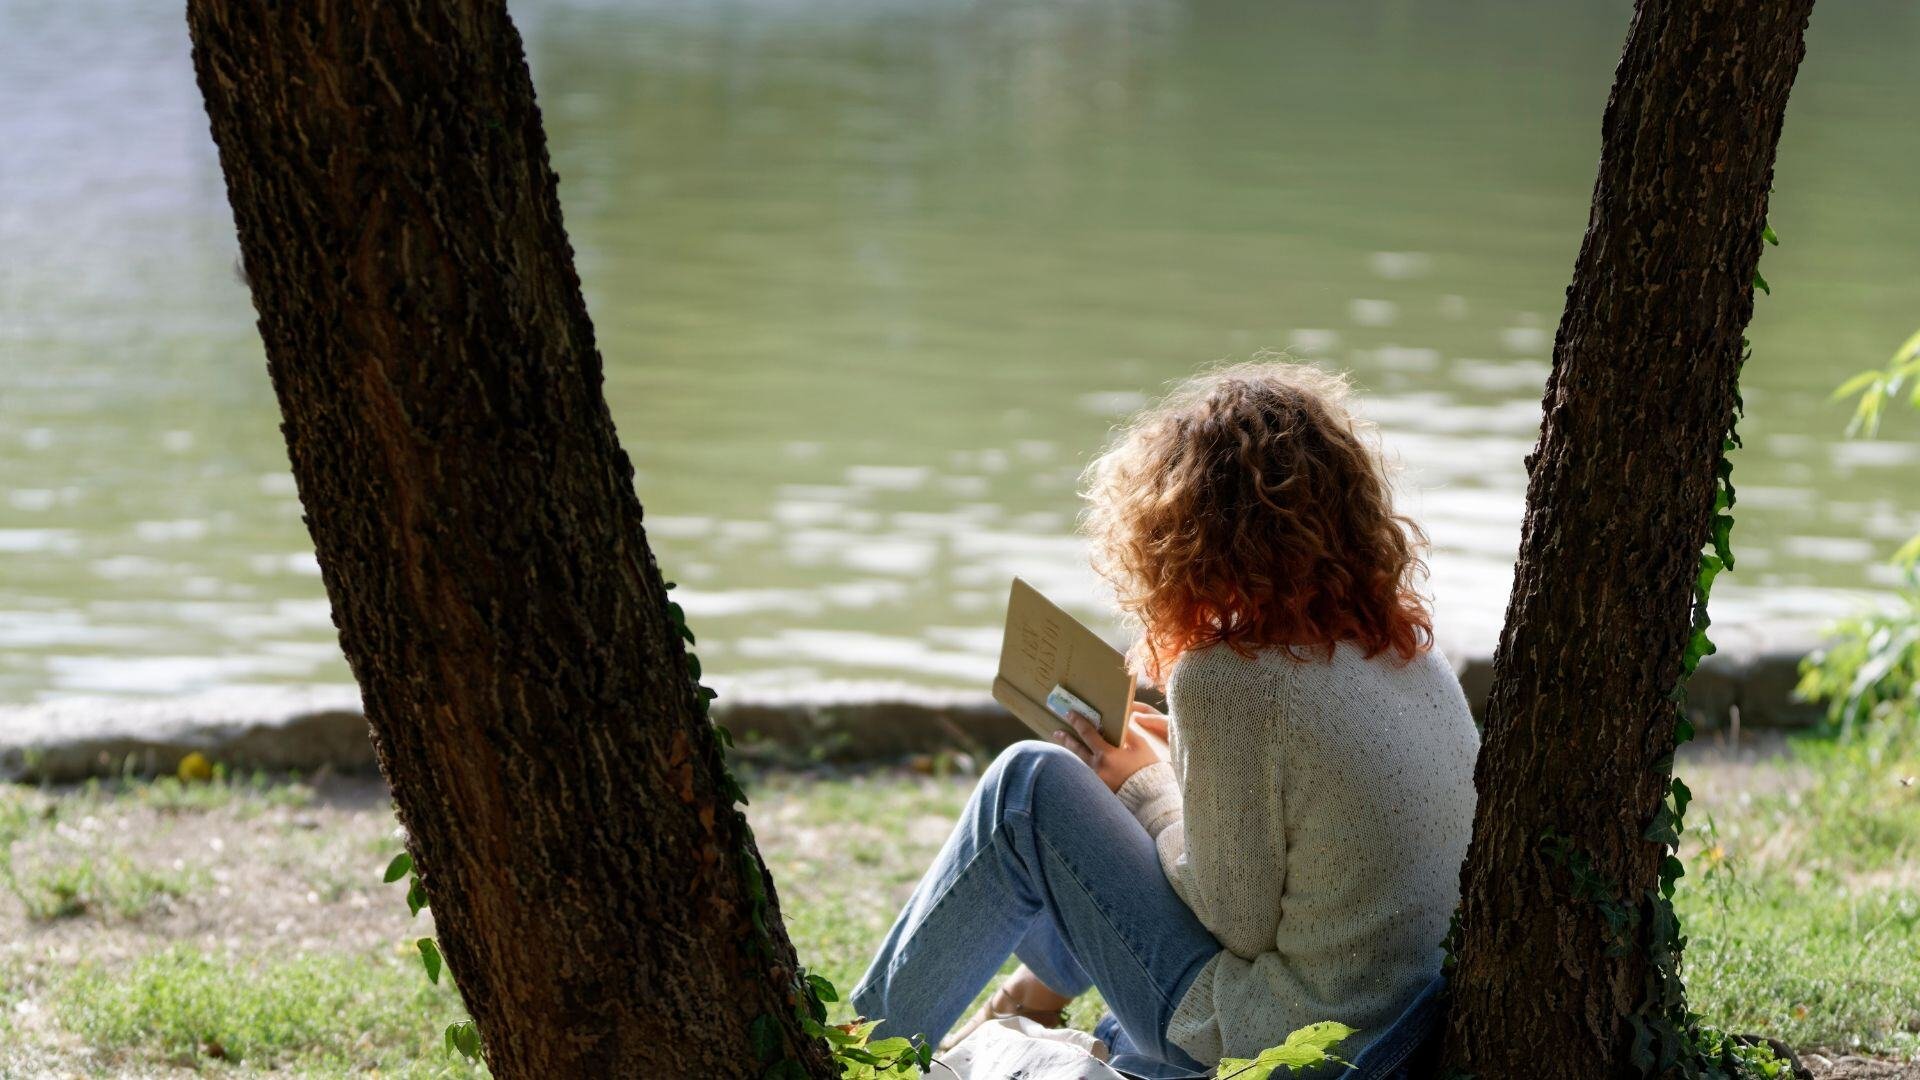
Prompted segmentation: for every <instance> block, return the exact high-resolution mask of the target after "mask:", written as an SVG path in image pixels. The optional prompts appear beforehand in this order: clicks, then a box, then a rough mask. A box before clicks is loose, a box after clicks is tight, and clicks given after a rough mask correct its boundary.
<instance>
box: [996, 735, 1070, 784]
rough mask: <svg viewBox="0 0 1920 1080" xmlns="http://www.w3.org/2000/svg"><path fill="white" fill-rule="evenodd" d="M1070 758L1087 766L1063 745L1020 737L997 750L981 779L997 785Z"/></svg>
mask: <svg viewBox="0 0 1920 1080" xmlns="http://www.w3.org/2000/svg"><path fill="white" fill-rule="evenodd" d="M1059 761H1070V762H1073V763H1074V764H1076V765H1079V766H1080V767H1081V768H1083V769H1084V768H1086V766H1085V765H1084V764H1082V763H1081V762H1080V760H1079V759H1078V758H1076V757H1074V756H1073V752H1072V751H1070V750H1068V749H1067V748H1066V747H1064V746H1057V745H1055V744H1053V743H1049V742H1041V741H1040V740H1038V739H1022V740H1021V741H1019V742H1017V743H1014V744H1013V745H1012V746H1009V747H1007V748H1006V749H1005V750H1002V751H1000V755H999V756H998V757H996V758H994V759H993V764H992V765H989V766H988V767H987V772H986V775H985V776H983V777H982V778H981V782H982V783H983V784H984V785H987V786H991V787H995V788H1000V787H1004V786H1006V784H1007V783H1009V782H1010V781H1012V780H1014V779H1015V778H1026V777H1031V776H1033V775H1035V774H1037V773H1039V772H1040V771H1041V770H1042V769H1043V768H1045V767H1046V766H1047V765H1048V764H1049V763H1051V762H1059Z"/></svg>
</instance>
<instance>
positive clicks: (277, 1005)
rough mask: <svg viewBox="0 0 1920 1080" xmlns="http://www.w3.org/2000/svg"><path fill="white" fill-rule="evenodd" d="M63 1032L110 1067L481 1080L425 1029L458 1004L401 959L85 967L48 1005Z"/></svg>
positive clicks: (193, 952)
mask: <svg viewBox="0 0 1920 1080" xmlns="http://www.w3.org/2000/svg"><path fill="white" fill-rule="evenodd" d="M52 1011H53V1013H54V1015H55V1016H56V1017H57V1018H58V1020H59V1022H60V1024H61V1025H62V1026H63V1027H64V1028H65V1029H66V1030H67V1031H69V1032H71V1033H73V1034H74V1035H76V1036H78V1037H79V1038H80V1039H81V1040H83V1041H84V1042H85V1043H87V1044H88V1045H89V1046H91V1047H94V1048H96V1049H99V1050H104V1051H106V1052H107V1056H108V1058H109V1059H110V1060H112V1059H118V1058H128V1057H132V1058H138V1059H144V1060H146V1061H154V1060H160V1061H166V1062H168V1063H172V1064H176V1065H182V1066H192V1067H207V1066H212V1065H216V1064H217V1065H225V1066H237V1067H242V1068H245V1069H248V1070H250V1071H257V1070H264V1069H273V1068H286V1069H294V1070H298V1071H301V1072H309V1073H311V1072H321V1073H344V1072H349V1071H364V1070H368V1069H379V1070H380V1072H381V1073H382V1074H383V1075H389V1076H408V1077H414V1076H419V1077H427V1076H474V1075H479V1074H480V1070H478V1069H476V1068H474V1067H473V1066H470V1065H468V1064H466V1063H465V1062H464V1061H463V1060H462V1059H459V1058H455V1057H452V1056H449V1055H446V1054H443V1053H441V1045H440V1044H441V1034H440V1030H439V1029H438V1028H436V1027H434V1026H432V1025H431V1024H430V1023H427V1022H426V1021H427V1018H429V1017H440V1016H446V1017H455V1016H459V1015H461V1009H460V1002H459V1000H458V998H457V997H456V996H455V995H454V994H453V993H452V992H451V991H450V990H448V989H446V988H444V987H435V986H433V985H431V984H429V983H428V982H427V981H426V979H425V978H423V977H422V976H421V974H420V969H419V966H418V964H416V963H412V962H402V960H401V959H400V958H398V957H394V956H355V955H323V956H314V955H308V956H291V957H262V956H252V957H245V956H236V955H232V954H227V953H209V952H202V951H200V950H198V949H196V948H194V947H192V946H189V945H175V946H172V947H170V948H167V949H164V950H162V951H160V952H157V953H154V954H151V955H148V956H143V957H140V958H138V959H136V960H134V961H133V962H131V963H129V964H118V965H113V966H111V967H108V966H97V965H87V966H83V967H81V968H80V969H78V970H77V971H75V972H74V973H73V974H72V975H70V976H69V977H67V978H64V979H62V980H61V981H60V982H59V984H58V985H57V987H56V988H55V989H54V992H53V995H52Z"/></svg>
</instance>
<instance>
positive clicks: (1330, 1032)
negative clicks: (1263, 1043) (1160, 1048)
mask: <svg viewBox="0 0 1920 1080" xmlns="http://www.w3.org/2000/svg"><path fill="white" fill-rule="evenodd" d="M1353 1030H1354V1029H1352V1028H1350V1027H1348V1026H1347V1025H1345V1024H1341V1023H1336V1022H1335V1021H1332V1020H1322V1021H1321V1022H1319V1023H1317V1024H1308V1025H1307V1026H1306V1027H1303V1028H1301V1029H1299V1030H1298V1031H1295V1032H1294V1033H1293V1034H1291V1035H1288V1036H1287V1041H1286V1042H1284V1043H1281V1044H1280V1045H1279V1046H1270V1047H1268V1048H1266V1049H1265V1050H1262V1051H1260V1053H1259V1055H1258V1056H1255V1057H1252V1058H1222V1059H1220V1069H1219V1072H1218V1073H1216V1074H1215V1076H1216V1080H1225V1078H1227V1077H1233V1078H1234V1080H1267V1078H1268V1077H1270V1076H1272V1075H1273V1070H1275V1069H1277V1068H1279V1067H1280V1066H1282V1065H1285V1066H1287V1067H1288V1068H1290V1069H1298V1068H1304V1067H1306V1066H1310V1065H1319V1064H1322V1063H1324V1062H1328V1061H1335V1060H1338V1059H1336V1058H1335V1057H1334V1056H1333V1054H1332V1052H1331V1051H1332V1050H1333V1048H1334V1047H1335V1046H1336V1045H1338V1044H1339V1043H1340V1041H1341V1040H1343V1039H1345V1038H1347V1037H1348V1036H1350V1035H1352V1034H1353Z"/></svg>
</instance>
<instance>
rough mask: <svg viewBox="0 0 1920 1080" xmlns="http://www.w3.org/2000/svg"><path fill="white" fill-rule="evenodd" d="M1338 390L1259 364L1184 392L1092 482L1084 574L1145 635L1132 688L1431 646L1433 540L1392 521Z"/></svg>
mask: <svg viewBox="0 0 1920 1080" xmlns="http://www.w3.org/2000/svg"><path fill="white" fill-rule="evenodd" d="M1348 394H1349V388H1348V384H1347V380H1346V378H1345V377H1344V376H1340V375H1333V374H1329V373H1327V372H1324V371H1321V370H1319V369H1317V368H1313V367H1309V366H1307V365H1304V364H1294V363H1289V362H1286V361H1282V360H1271V359H1257V360H1255V361H1252V362H1250V363H1243V364H1236V365H1232V366H1228V367H1222V368H1219V369H1217V370H1214V371H1210V372H1207V373H1204V374H1202V375H1199V376H1196V377H1194V378H1192V379H1189V380H1187V381H1186V382H1184V383H1182V384H1181V385H1180V386H1179V387H1177V388H1176V389H1175V390H1174V392H1173V393H1172V394H1171V395H1169V397H1168V398H1167V400H1166V401H1164V402H1162V403H1161V404H1159V405H1157V406H1154V407H1153V408H1150V409H1147V410H1145V411H1144V412H1142V413H1140V414H1139V415H1137V416H1135V417H1134V418H1133V419H1132V420H1131V421H1129V422H1128V423H1127V424H1126V425H1125V426H1124V427H1123V428H1121V429H1120V431H1119V433H1118V437H1117V439H1116V440H1115V442H1114V443H1113V445H1112V446H1110V447H1109V448H1108V449H1107V451H1106V452H1105V453H1103V454H1102V455H1101V456H1100V457H1099V458H1097V459H1096V460H1095V461H1094V462H1093V464H1092V465H1090V466H1089V467H1088V469H1087V473H1086V477H1085V482H1086V491H1085V492H1084V495H1085V497H1086V499H1087V500H1088V503H1089V506H1088V509H1087V512H1086V514H1085V515H1084V517H1083V520H1082V525H1083V528H1084V529H1085V530H1086V532H1087V534H1088V536H1089V538H1090V539H1091V541H1092V547H1093V562H1094V568H1095V569H1096V570H1097V571H1099V573H1100V574H1101V576H1102V577H1104V578H1106V579H1107V581H1108V582H1109V583H1111V584H1112V586H1113V587H1114V591H1115V593H1116V595H1117V598H1118V600H1119V603H1120V607H1121V609H1122V610H1123V611H1124V612H1125V613H1126V614H1127V615H1128V616H1129V617H1130V618H1132V619H1133V620H1134V621H1136V622H1138V623H1139V626H1140V630H1141V635H1140V638H1139V641H1138V643H1137V644H1136V646H1135V649H1134V654H1133V656H1134V663H1135V666H1136V668H1137V669H1138V670H1139V673H1140V674H1142V675H1144V676H1145V677H1146V678H1148V679H1149V680H1151V681H1153V682H1154V683H1156V684H1161V685H1164V674H1165V673H1166V672H1167V671H1169V670H1171V666H1172V664H1173V661H1174V660H1176V659H1178V658H1179V656H1180V655H1181V654H1182V653H1185V652H1187V651H1188V650H1191V649H1198V648H1203V647H1205V646H1208V645H1213V644H1225V645H1228V646H1230V647H1232V648H1233V649H1234V650H1235V651H1237V652H1239V653H1241V654H1243V655H1251V654H1252V653H1253V652H1254V651H1255V650H1256V649H1263V648H1274V647H1279V648H1285V649H1286V650H1288V652H1289V654H1290V655H1292V656H1293V657H1294V658H1295V659H1300V660H1305V659H1308V658H1309V657H1310V656H1312V655H1313V654H1314V653H1316V652H1321V653H1324V654H1327V655H1330V654H1331V652H1332V650H1333V647H1334V646H1335V645H1336V644H1338V643H1340V642H1342V641H1347V642H1352V643H1353V644H1354V645H1357V646H1358V647H1360V648H1361V649H1363V650H1365V652H1366V655H1368V656H1370V657H1371V656H1377V655H1379V654H1381V653H1384V652H1392V653H1394V654H1396V655H1397V656H1398V657H1399V658H1400V659H1401V660H1402V661H1405V660H1411V659H1413V657H1414V656H1416V655H1418V654H1419V653H1420V652H1421V651H1423V650H1424V649H1426V648H1428V647H1430V646H1431V644H1432V641H1433V617H1432V615H1431V614H1430V613H1429V611H1428V609H1427V605H1426V602H1425V600H1424V599H1423V598H1422V597H1421V595H1420V594H1419V592H1417V591H1416V581H1417V579H1418V578H1420V577H1421V576H1422V575H1424V573H1425V570H1426V564H1425V563H1424V562H1423V561H1422V559H1421V552H1422V550H1423V549H1424V548H1425V546H1426V542H1427V538H1426V534H1425V533H1423V532H1422V531H1421V530H1420V527H1419V526H1418V525H1416V524H1414V522H1413V521H1412V519H1410V518H1408V517H1405V516H1403V515H1400V514H1397V513H1395V512H1394V509H1393V499H1392V493H1391V491H1390V489H1389V487H1388V483H1387V475H1386V465H1385V463H1384V461H1383V460H1382V458H1381V456H1380V452H1379V449H1378V447H1377V443H1376V440H1375V438H1374V436H1373V430H1372V425H1371V424H1368V423H1365V422H1364V421H1361V420H1359V419H1357V418H1356V417H1355V416H1354V415H1353V414H1352V413H1351V412H1350V411H1348V408H1347V397H1348Z"/></svg>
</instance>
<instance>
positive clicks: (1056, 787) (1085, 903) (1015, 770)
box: [852, 742, 1220, 1080]
mask: <svg viewBox="0 0 1920 1080" xmlns="http://www.w3.org/2000/svg"><path fill="white" fill-rule="evenodd" d="M1219 951H1220V945H1219V943H1218V942H1216V941H1215V940H1214V938H1213V935H1212V934H1209V933H1208V932H1207V929H1206V927H1204V926H1202V925H1200V920H1199V919H1197V918H1195V917H1194V914H1193V912H1192V911H1191V910H1190V909H1188V907H1187V905H1186V904H1185V903H1184V902H1182V901H1181V899H1180V897H1179V896H1178V895H1177V894H1175V893H1174V891H1173V886H1171V885H1169V884H1168V883H1167V879H1166V875H1165V874H1164V873H1163V872H1162V871H1161V869H1160V858H1159V855H1158V854H1157V853H1156V852H1155V850H1154V845H1153V838H1152V837H1150V836H1148V835H1147V831H1146V830H1145V829H1143V828H1141V826H1140V823H1139V822H1138V821H1135V820H1134V818H1133V815H1132V814H1130V813H1128V812H1127V809H1126V807H1124V806H1122V805H1121V804H1120V800H1119V799H1117V798H1115V797H1114V795H1113V793H1112V792H1111V791H1108V790H1107V786H1106V785H1105V784H1104V783H1102V782H1101V781H1100V779H1099V778H1098V777H1096V776H1095V775H1094V774H1093V771H1092V770H1091V769H1089V768H1087V766H1086V765H1085V764H1084V763H1082V762H1081V761H1080V760H1079V759H1078V758H1076V757H1074V756H1073V755H1072V754H1070V753H1068V752H1067V751H1066V750H1064V749H1062V748H1061V747H1058V746H1051V745H1048V744H1046V743H1039V742H1023V743H1017V744H1015V745H1014V746H1012V747H1009V748H1008V749H1007V750H1006V751H1005V752H1003V753H1002V754H1001V755H1000V756H999V758H997V759H996V760H995V761H994V763H993V765H992V767H991V768H989V769H988V770H987V772H986V775H985V776H983V777H981V779H980V784H979V786H978V787H977V788H975V789H974V792H973V797H972V799H971V800H969V802H968V803H967V809H966V812H965V813H963V814H962V815H961V817H960V821H959V823H958V824H957V825H955V827H954V830H953V835H951V836H949V837H948V838H947V843H946V846H945V847H943V848H941V849H940V855H939V857H938V858H936V859H934V861H933V866H932V867H931V868H929V869H928V870H927V873H926V876H925V877H923V878H921V879H920V884H919V886H918V887H916V888H915V889H914V891H913V896H912V898H911V899H909V900H908V901H907V906H906V908H905V909H904V910H902V911H901V912H900V917H899V919H897V920H896V921H895V922H894V924H893V929H892V930H891V931H889V932H888V933H887V937H886V940H885V941H884V942H882V943H881V945H880V951H879V954H878V955H876V956H875V957H874V959H873V963H872V965H871V966H870V967H868V969H867V973H866V976H865V977H864V978H862V979H861V980H860V986H859V988H858V989H856V990H855V991H854V992H853V1000H852V1004H853V1007H854V1009H855V1010H856V1011H858V1012H859V1013H861V1014H862V1015H864V1016H869V1017H880V1018H882V1020H883V1022H882V1023H881V1025H880V1027H879V1028H878V1029H877V1031H876V1033H875V1037H876V1038H884V1037H887V1036H891V1035H913V1034H919V1035H924V1036H926V1037H927V1038H928V1039H929V1040H932V1041H935V1042H937V1041H939V1039H940V1038H941V1036H943V1035H945V1034H946V1032H947V1030H948V1029H949V1028H951V1027H952V1026H953V1025H954V1023H955V1022H956V1021H958V1020H959V1019H960V1015H961V1013H962V1012H964V1011H965V1010H966V1008H967V1006H968V1005H969V1004H971V1003H972V1002H973V999H974V997H975V995H977V994H978V993H979V992H980V990H981V988H983V987H985V986H986V985H987V983H988V982H989V981H990V980H991V979H992V978H993V977H994V975H996V974H997V973H998V972H999V970H1000V967H1001V965H1003V964H1004V963H1006V960H1007V957H1008V956H1009V955H1012V956H1018V957H1019V958H1020V961H1021V962H1022V963H1024V964H1026V965H1027V966H1028V967H1030V968H1032V969H1033V972H1034V974H1036V975H1038V976H1039V977H1040V980H1041V981H1042V982H1044V983H1046V984H1047V986H1048V987H1049V988H1051V989H1053V990H1055V991H1057V992H1059V993H1061V994H1065V995H1069V996H1078V995H1080V994H1083V993H1085V992H1086V991H1087V989H1088V988H1089V987H1094V986H1097V987H1099V988H1100V993H1101V995H1102V996H1103V997H1105V998H1106V1000H1107V1005H1108V1007H1109V1008H1111V1009H1112V1010H1113V1017H1112V1019H1111V1020H1110V1021H1109V1022H1108V1023H1107V1025H1106V1026H1107V1028H1108V1034H1107V1038H1108V1042H1109V1044H1110V1045H1111V1046H1112V1047H1113V1049H1114V1061H1113V1066H1114V1067H1115V1068H1116V1069H1118V1070H1121V1071H1123V1072H1129V1073H1133V1074H1135V1075H1138V1076H1145V1077H1153V1078H1155V1080H1158V1078H1161V1077H1187V1076H1195V1075H1202V1076H1204V1075H1207V1072H1208V1069H1207V1066H1204V1065H1202V1064H1201V1063H1200V1062H1197V1061H1195V1060H1193V1058H1192V1057H1190V1056H1188V1054H1187V1053H1186V1051H1184V1050H1182V1049H1180V1048H1179V1047H1178V1046H1175V1045H1173V1044H1172V1043H1170V1042H1168V1041H1167V1022H1168V1021H1169V1020H1171V1019H1172V1018H1173V1010H1174V1008H1175V1007H1176V1006H1178V1005H1179V1004H1180V998H1181V996H1182V995H1184V994H1185V993H1186V992H1187V987H1188V986H1190V985H1191V984H1192V983H1193V980H1194V977H1195V976H1197V975H1198V974H1199V973H1200V969H1201V968H1202V967H1205V966H1206V964H1207V961H1209V960H1211V959H1213V957H1214V955H1215V954H1216V953H1218V952H1219Z"/></svg>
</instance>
